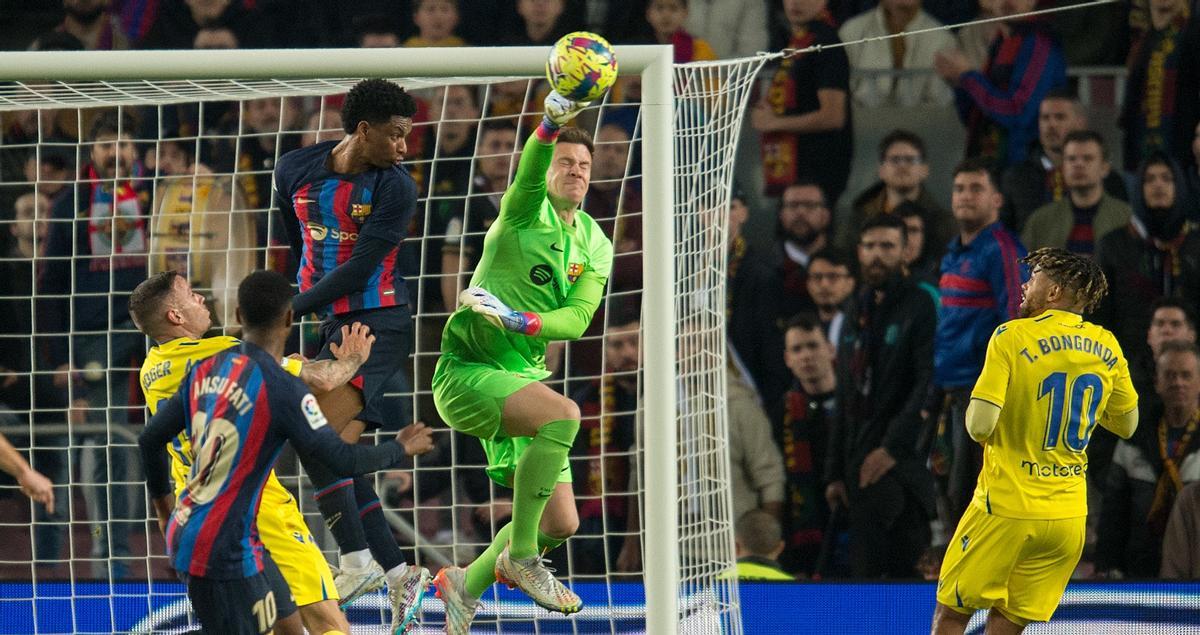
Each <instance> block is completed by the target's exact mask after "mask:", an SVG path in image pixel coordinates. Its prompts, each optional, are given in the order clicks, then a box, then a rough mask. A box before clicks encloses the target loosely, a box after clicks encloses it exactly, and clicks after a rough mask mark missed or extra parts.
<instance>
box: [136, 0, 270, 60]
mask: <svg viewBox="0 0 1200 635" xmlns="http://www.w3.org/2000/svg"><path fill="white" fill-rule="evenodd" d="M216 26H225V27H228V28H229V29H230V30H232V31H233V33H234V35H235V36H236V38H237V41H238V42H240V43H242V45H243V46H246V45H251V46H252V45H255V44H257V43H259V42H260V39H261V38H260V39H256V38H255V34H266V33H270V31H271V28H270V27H269V26H267V25H265V24H263V18H262V16H261V15H259V14H257V13H256V12H254V11H253V10H247V9H246V8H245V5H244V4H243V3H242V2H233V1H232V0H186V1H185V2H166V3H162V5H161V6H160V8H159V11H158V15H157V16H156V17H155V19H154V24H153V25H152V26H151V27H150V30H149V32H148V33H147V34H146V38H145V39H144V40H142V43H141V47H142V48H147V49H186V48H191V47H192V45H193V43H194V42H195V41H196V34H197V32H199V31H200V29H201V28H203V27H216ZM264 43H265V42H264Z"/></svg>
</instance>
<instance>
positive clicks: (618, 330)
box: [567, 303, 641, 574]
mask: <svg viewBox="0 0 1200 635" xmlns="http://www.w3.org/2000/svg"><path fill="white" fill-rule="evenodd" d="M640 325H641V323H640V320H639V317H638V311H637V307H636V305H635V304H633V303H629V304H625V305H623V306H621V307H619V308H617V310H615V311H613V312H612V316H611V318H610V319H609V322H608V331H607V332H606V333H605V334H604V350H605V356H604V363H605V369H604V371H605V372H604V373H603V374H602V375H601V376H600V377H599V378H597V379H594V380H591V381H589V382H588V383H587V384H586V385H584V386H583V387H582V388H580V389H579V390H577V391H575V393H574V394H572V395H571V398H572V399H574V400H575V403H577V404H579V411H580V415H581V418H580V427H579V430H580V433H579V434H578V435H576V437H575V447H574V448H573V449H572V450H571V471H572V473H573V474H574V476H575V492H576V496H577V500H578V505H579V531H578V532H577V533H576V534H575V537H574V538H573V539H571V540H570V541H568V543H567V544H568V547H569V548H570V549H571V550H572V552H573V553H572V556H573V557H572V562H573V563H574V565H575V566H574V571H575V573H584V574H604V573H607V572H609V571H624V572H634V571H639V570H640V569H641V539H640V534H639V529H640V528H639V524H638V507H637V499H636V495H637V489H638V488H637V479H638V474H637V463H636V459H635V457H636V450H637V447H636V440H637V426H638V414H637V412H638V403H639V401H640V395H639V393H638V387H639V382H638V366H639V363H640V361H641V357H640V350H641V347H640V333H639V329H640Z"/></svg>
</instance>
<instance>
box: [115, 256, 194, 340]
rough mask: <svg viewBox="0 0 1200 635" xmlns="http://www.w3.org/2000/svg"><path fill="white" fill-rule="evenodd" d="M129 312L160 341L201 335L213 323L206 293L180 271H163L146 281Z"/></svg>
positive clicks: (133, 296) (132, 299) (144, 330)
mask: <svg viewBox="0 0 1200 635" xmlns="http://www.w3.org/2000/svg"><path fill="white" fill-rule="evenodd" d="M129 315H130V317H132V318H133V323H134V324H135V325H136V326H137V327H138V330H140V331H141V332H142V333H144V334H146V336H147V337H149V338H150V339H152V340H154V341H156V342H167V341H170V340H172V339H175V338H177V337H191V338H199V337H202V336H203V335H204V332H205V331H207V330H208V329H209V327H211V326H212V314H211V313H210V312H209V310H208V306H207V305H205V303H204V296H202V295H200V294H199V293H196V292H195V291H193V290H192V285H191V283H189V282H188V279H187V278H186V277H185V276H183V275H182V274H180V273H179V272H178V271H162V272H159V273H156V274H154V275H153V276H150V277H149V278H147V279H146V280H144V281H142V283H141V284H139V285H138V286H137V287H136V288H134V290H133V293H131V294H130V295H129Z"/></svg>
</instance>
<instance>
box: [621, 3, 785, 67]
mask: <svg viewBox="0 0 1200 635" xmlns="http://www.w3.org/2000/svg"><path fill="white" fill-rule="evenodd" d="M609 4H616V3H609ZM687 30H688V32H690V33H694V34H696V36H698V37H702V38H704V39H705V40H707V41H708V43H709V44H711V45H712V48H713V52H714V53H716V55H717V57H718V58H720V59H729V58H734V57H749V56H752V55H754V54H755V53H758V52H759V51H765V50H767V5H766V3H765V2H743V1H742V0H697V1H692V2H689V3H688V17H687Z"/></svg>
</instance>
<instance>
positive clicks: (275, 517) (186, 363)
mask: <svg viewBox="0 0 1200 635" xmlns="http://www.w3.org/2000/svg"><path fill="white" fill-rule="evenodd" d="M129 313H130V315H131V316H132V317H133V321H134V323H135V324H136V325H137V327H138V329H139V330H141V332H142V333H144V334H145V335H146V336H147V337H149V338H150V339H152V340H154V341H155V343H156V345H155V346H154V347H152V348H151V349H150V351H149V352H148V353H147V354H146V361H145V362H144V363H143V364H142V369H141V372H140V373H139V382H138V383H139V385H140V386H141V389H142V394H143V395H145V397H146V404H147V406H148V407H149V408H150V414H152V415H153V414H154V413H155V412H157V410H158V404H159V403H160V402H162V401H165V400H167V399H170V398H171V396H172V395H174V394H175V393H176V392H177V391H178V389H179V386H180V384H181V383H182V382H183V379H184V377H186V376H187V373H188V372H189V371H191V369H192V367H193V366H195V365H197V364H199V363H200V362H202V361H203V360H205V359H208V358H209V357H212V356H213V355H215V354H217V353H219V352H221V351H224V350H226V349H229V348H233V347H235V346H238V345H240V344H241V341H240V340H238V339H237V338H235V337H228V336H218V337H208V338H205V337H204V334H205V333H206V332H207V331H208V329H209V327H211V326H212V315H211V313H210V312H209V310H208V307H207V306H206V305H205V303H204V297H203V296H201V295H200V294H198V293H196V292H194V291H193V290H192V287H191V284H189V283H188V280H187V278H186V277H184V276H182V275H180V274H179V273H177V272H175V271H164V272H161V273H158V274H155V275H153V276H151V277H150V278H149V279H147V280H145V281H143V282H142V283H141V284H139V285H138V286H137V288H135V289H134V290H133V293H132V294H131V295H130V296H129ZM347 329H348V332H347V333H345V334H344V336H343V346H342V348H340V349H338V350H337V351H335V353H336V354H337V357H338V359H334V360H324V361H320V362H311V363H307V364H302V363H301V362H299V361H298V360H295V359H291V358H284V360H283V369H284V370H286V371H287V372H289V373H291V374H292V375H296V376H299V377H300V380H301V381H303V382H304V383H305V384H306V385H307V386H308V387H309V388H310V389H312V391H313V392H314V393H325V392H328V391H329V390H332V389H333V388H335V387H337V386H340V385H343V384H345V383H346V382H347V381H349V380H350V377H351V376H352V375H353V374H354V373H355V372H357V370H358V367H359V366H361V365H362V362H363V361H364V360H365V359H366V358H367V357H369V354H370V350H371V343H372V342H373V341H374V340H373V338H371V337H370V336H369V334H368V333H367V331H366V329H365V328H363V327H362V326H361V325H357V324H356V325H354V330H353V334H351V333H350V332H349V327H347ZM202 338H203V339H202ZM167 452H169V453H170V454H171V477H172V480H173V481H174V483H175V496H176V498H178V496H179V494H180V493H181V492H182V491H183V487H184V485H185V484H186V483H187V480H188V472H189V471H190V470H191V467H192V462H193V458H194V455H193V454H192V447H191V443H190V442H189V441H188V438H187V436H186V435H183V434H181V435H179V436H177V437H175V439H173V440H172V441H171V444H170V445H169V446H168V447H167ZM262 498H263V508H264V509H265V510H266V512H265V513H263V514H262V515H261V516H260V517H259V518H258V529H259V533H260V535H261V536H262V541H263V546H265V547H266V548H267V550H268V551H270V553H271V558H272V559H273V560H274V561H275V564H276V565H278V566H279V570H280V572H281V573H282V574H283V578H284V580H285V581H286V582H287V584H288V588H289V589H291V591H292V595H293V596H294V597H295V599H296V604H297V605H298V606H299V607H300V612H299V621H302V622H303V626H301V625H300V623H298V622H299V621H298V622H297V623H295V624H292V623H289V621H288V620H280V622H279V623H278V624H277V628H278V630H280V631H281V632H284V633H302V632H303V630H304V629H305V628H307V629H308V630H309V631H310V632H313V633H325V632H328V631H346V632H348V631H349V628H350V625H349V623H348V622H346V617H345V615H343V614H342V612H341V611H339V610H338V606H337V600H338V595H337V590H336V588H335V586H334V583H333V575H332V574H331V573H330V571H329V565H328V564H327V563H326V562H325V556H324V555H322V554H321V550H320V549H319V548H318V547H317V545H316V544H315V543H314V542H313V539H312V534H311V533H310V532H309V530H308V526H307V525H306V524H305V522H304V517H303V516H302V515H301V513H300V509H299V507H297V505H296V501H295V499H294V498H292V495H291V494H290V493H289V492H288V491H287V489H285V488H284V487H283V485H282V484H281V483H280V482H279V479H277V478H276V477H275V472H274V471H272V472H271V473H270V474H269V475H268V476H267V483H266V485H265V486H264V487H263V495H262Z"/></svg>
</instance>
